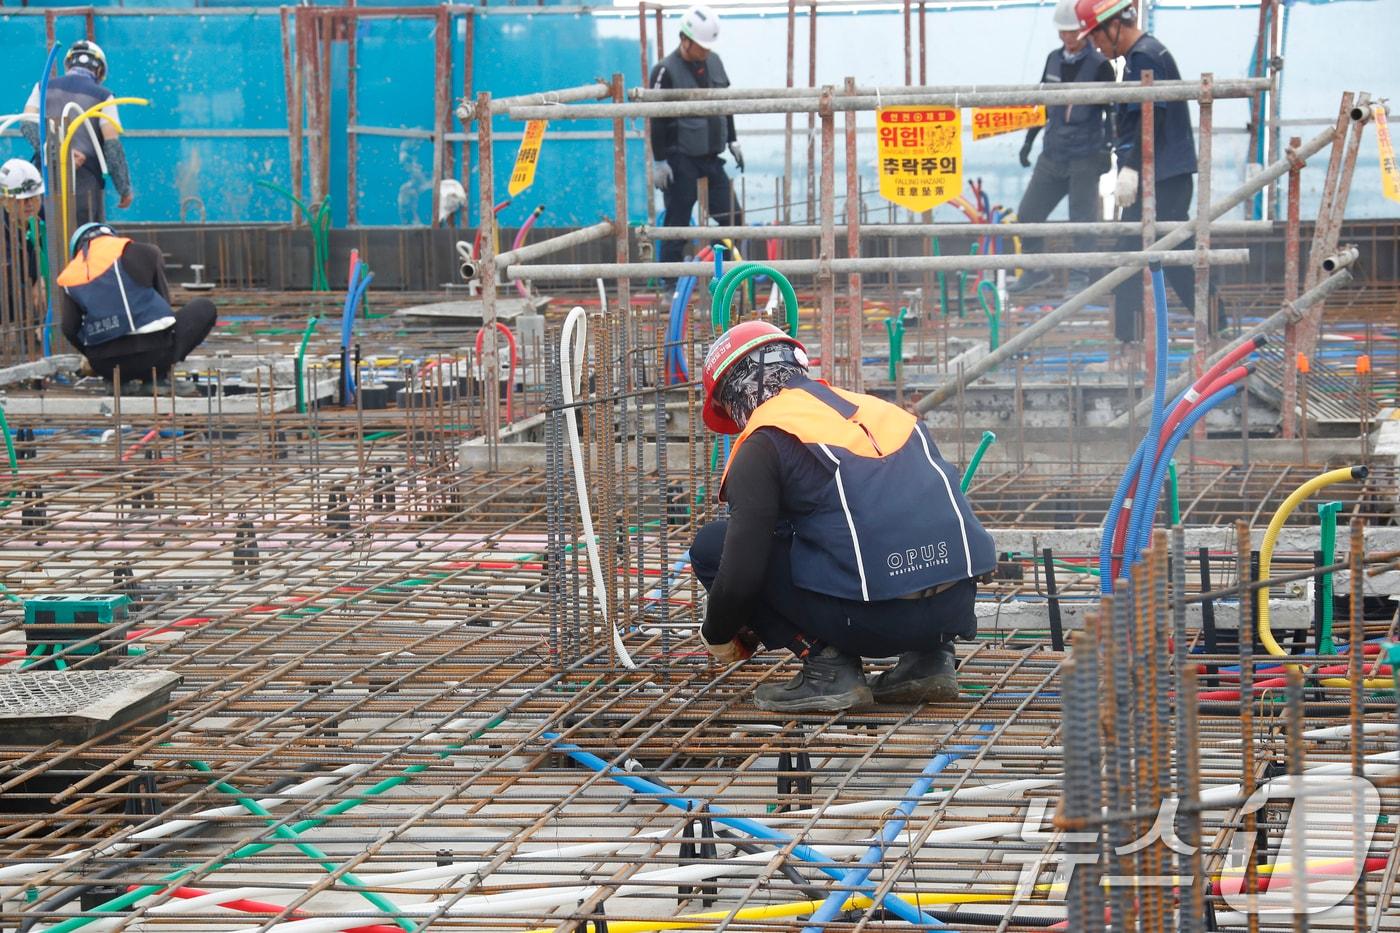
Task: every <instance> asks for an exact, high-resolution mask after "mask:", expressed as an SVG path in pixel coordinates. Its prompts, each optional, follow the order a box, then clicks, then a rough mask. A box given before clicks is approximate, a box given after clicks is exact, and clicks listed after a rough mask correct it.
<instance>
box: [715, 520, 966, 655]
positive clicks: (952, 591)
mask: <svg viewBox="0 0 1400 933" xmlns="http://www.w3.org/2000/svg"><path fill="white" fill-rule="evenodd" d="M728 526H729V523H728V522H725V521H716V522H710V523H709V524H707V525H705V526H703V527H702V528H701V529H700V531H699V532H698V533H697V534H696V535H695V543H694V544H692V545H691V546H690V566H691V568H692V569H693V570H694V571H695V576H696V577H697V578H698V579H699V580H700V583H701V585H703V586H704V587H705V589H706V590H708V589H709V588H710V586H711V585H712V584H713V583H714V582H715V576H716V575H717V574H718V573H719V560H720V554H721V553H722V552H723V551H724V535H725V532H726V530H727V529H728ZM976 596H977V584H976V583H974V582H973V581H972V580H964V581H962V582H961V583H958V584H956V585H955V586H953V587H951V588H949V589H946V590H944V591H943V592H941V593H938V594H936V595H933V596H926V597H924V598H922V599H886V600H882V601H880V602H873V603H864V602H861V601H860V600H850V599H840V598H838V597H835V596H827V595H825V594H823V593H814V592H812V591H811V590H804V589H802V588H801V587H799V586H797V585H796V584H794V583H793V582H792V537H791V536H790V535H786V534H783V535H775V536H774V537H773V550H772V551H771V552H770V553H769V555H768V578H767V580H765V581H764V584H763V595H762V597H761V602H762V605H761V606H759V607H758V610H757V611H756V612H755V613H754V614H753V620H752V622H751V627H752V628H753V630H754V634H756V635H757V636H758V637H759V638H760V639H761V640H762V641H763V644H765V645H766V646H768V647H769V648H771V649H775V650H776V649H780V648H787V649H788V650H790V651H793V652H794V653H801V651H802V650H803V649H804V648H820V647H821V646H822V645H830V646H831V647H833V648H835V649H836V650H837V651H840V652H841V653H842V654H846V655H850V656H852V657H867V658H888V657H893V656H894V655H897V654H902V653H904V652H906V651H928V650H931V649H932V648H934V647H936V646H937V645H940V644H942V643H943V642H945V641H950V640H952V639H954V638H958V637H962V638H971V637H972V636H973V635H975V634H976V633H977V616H976V613H975V611H974V609H973V602H974V600H975V599H976Z"/></svg>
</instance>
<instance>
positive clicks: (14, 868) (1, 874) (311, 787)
mask: <svg viewBox="0 0 1400 933" xmlns="http://www.w3.org/2000/svg"><path fill="white" fill-rule="evenodd" d="M367 770H369V766H368V765H364V764H354V765H345V766H344V767H341V768H337V769H336V770H335V771H332V772H331V773H329V774H323V775H320V776H318V777H314V778H311V779H310V780H308V781H303V782H302V783H300V784H296V785H294V786H292V787H288V788H286V789H285V790H282V791H279V792H278V796H276V797H266V798H264V799H261V800H259V801H258V803H259V804H260V805H261V806H263V807H265V808H267V809H272V808H274V807H278V806H281V805H282V804H283V803H286V802H287V801H288V800H290V799H292V798H295V797H301V796H305V795H307V794H310V793H311V792H313V791H317V790H320V789H321V788H323V787H325V786H327V785H329V784H332V783H335V782H336V781H337V780H338V779H340V778H342V777H345V776H347V775H355V774H360V773H362V772H364V771H367ZM247 812H248V811H247V810H246V809H244V807H243V806H242V805H240V804H231V805H229V806H226V807H212V808H210V809H208V810H200V811H199V812H197V813H195V814H193V815H192V816H190V817H187V818H185V819H180V820H171V821H170V822H168V823H162V824H160V825H159V826H153V827H151V828H150V829H143V830H141V831H140V832H138V833H133V834H132V835H131V836H128V837H127V838H126V839H124V840H123V841H121V842H115V843H108V844H105V845H101V846H92V847H90V848H87V849H78V850H76V851H73V852H65V853H63V854H62V855H56V856H54V857H53V858H51V859H47V860H45V861H42V862H20V863H19V864H16V865H7V866H5V867H3V868H0V884H6V883H10V884H13V883H15V882H24V881H27V880H29V879H31V878H34V877H36V876H38V875H41V874H43V873H44V872H48V871H52V870H53V869H55V868H57V867H59V866H61V865H62V864H64V863H65V862H71V861H73V860H75V859H80V858H83V857H86V856H112V855H117V854H119V853H122V852H125V851H127V850H128V849H133V848H135V847H137V846H139V845H142V844H144V843H148V842H154V841H156V840H158V839H164V838H166V837H168V836H172V835H174V834H175V833H179V832H182V831H184V830H186V829H190V828H192V827H195V826H200V825H202V824H204V823H208V822H209V821H211V820H216V819H219V818H221V817H227V816H244V815H246V814H247ZM22 886H23V885H21V887H22ZM5 893H6V892H5V891H4V890H3V889H0V895H3V894H5Z"/></svg>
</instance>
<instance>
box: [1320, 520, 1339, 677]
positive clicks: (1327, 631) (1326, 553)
mask: <svg viewBox="0 0 1400 933" xmlns="http://www.w3.org/2000/svg"><path fill="white" fill-rule="evenodd" d="M1341 510H1342V504H1341V503H1340V502H1320V503H1318V506H1317V517H1318V521H1319V522H1320V523H1321V524H1322V543H1321V545H1320V548H1321V550H1322V566H1324V567H1330V566H1331V565H1332V561H1334V560H1336V557H1337V513H1338V512H1340V511H1341ZM1317 599H1318V600H1319V601H1320V602H1321V604H1322V632H1321V634H1319V635H1318V639H1317V653H1318V654H1332V653H1334V652H1335V651H1336V650H1337V648H1336V645H1334V644H1333V643H1332V575H1331V574H1330V573H1324V574H1323V575H1322V579H1321V580H1319V581H1318V586H1317Z"/></svg>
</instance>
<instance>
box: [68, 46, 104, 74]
mask: <svg viewBox="0 0 1400 933" xmlns="http://www.w3.org/2000/svg"><path fill="white" fill-rule="evenodd" d="M63 67H64V68H65V69H69V68H86V69H87V70H88V71H90V72H92V74H93V77H95V78H96V79H97V80H98V81H99V82H101V81H102V80H103V79H104V78H106V77H107V54H106V53H105V52H103V51H102V46H100V45H98V44H97V43H96V42H93V41H92V40H91V39H79V40H78V41H77V42H74V43H73V44H72V46H70V47H69V49H68V54H67V55H65V56H63Z"/></svg>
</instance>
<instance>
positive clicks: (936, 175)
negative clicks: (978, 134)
mask: <svg viewBox="0 0 1400 933" xmlns="http://www.w3.org/2000/svg"><path fill="white" fill-rule="evenodd" d="M875 125H876V127H877V128H878V130H879V132H878V134H877V136H876V138H877V140H878V150H877V157H878V159H879V172H880V195H881V196H882V197H884V198H886V199H887V200H890V201H893V202H894V203H896V204H898V205H899V206H900V207H907V208H908V209H909V210H911V211H926V210H930V209H931V208H934V207H937V206H938V205H940V204H942V203H943V202H944V201H948V200H951V199H952V198H955V197H957V196H958V193H959V192H960V191H961V190H962V168H963V165H962V114H961V112H960V111H959V110H958V109H957V108H955V107H883V108H881V109H880V110H877V111H876V112H875Z"/></svg>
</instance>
